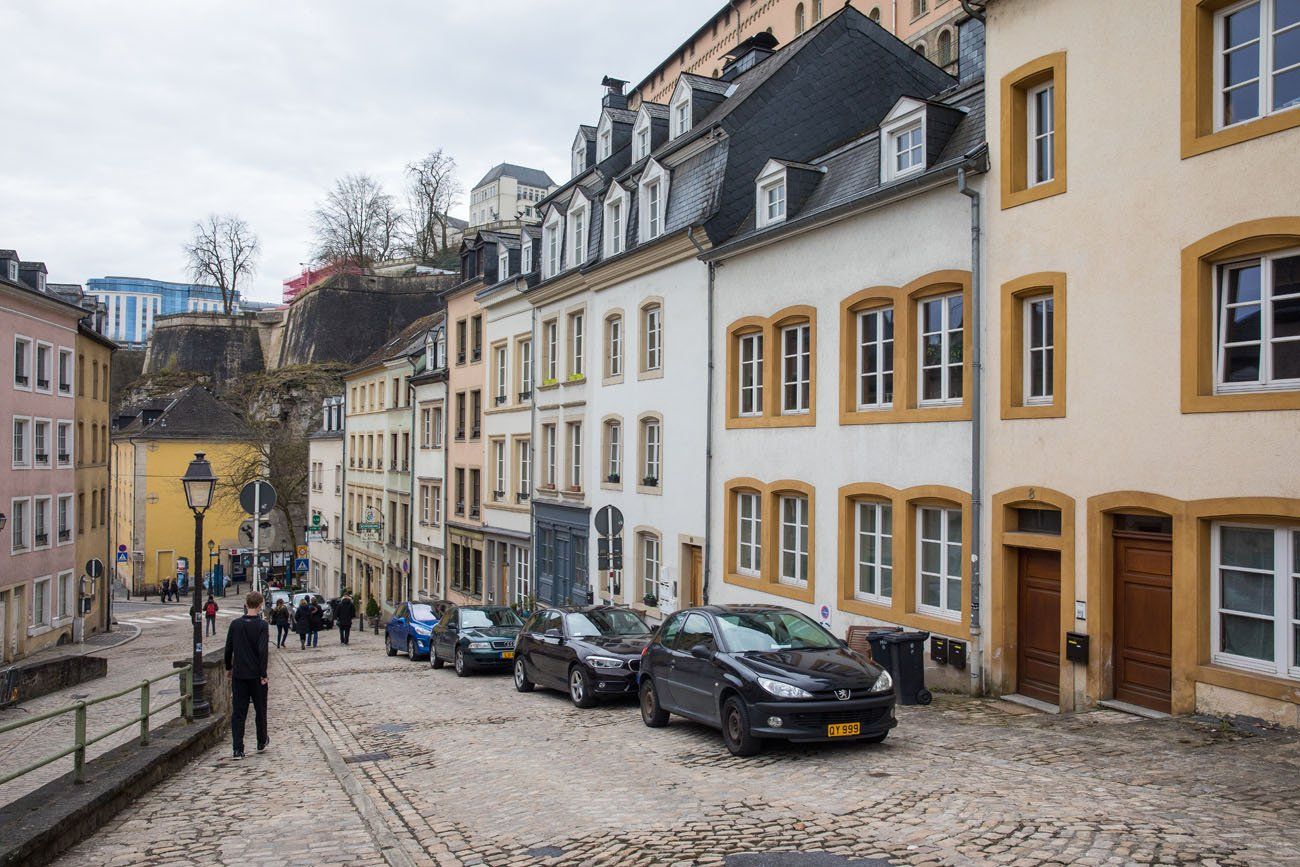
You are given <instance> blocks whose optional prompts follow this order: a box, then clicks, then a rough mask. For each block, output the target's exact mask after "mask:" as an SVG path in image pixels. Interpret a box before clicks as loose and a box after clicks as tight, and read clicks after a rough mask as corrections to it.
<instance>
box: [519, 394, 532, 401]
mask: <svg viewBox="0 0 1300 867" xmlns="http://www.w3.org/2000/svg"><path fill="white" fill-rule="evenodd" d="M532 399H533V393H532V392H531V391H521V392H519V402H520V403H524V402H525V401H529V400H532Z"/></svg>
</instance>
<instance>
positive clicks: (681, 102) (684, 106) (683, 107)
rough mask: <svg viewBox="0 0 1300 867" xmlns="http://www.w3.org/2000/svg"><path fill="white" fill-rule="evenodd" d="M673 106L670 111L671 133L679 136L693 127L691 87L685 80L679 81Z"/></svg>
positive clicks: (674, 136)
mask: <svg viewBox="0 0 1300 867" xmlns="http://www.w3.org/2000/svg"><path fill="white" fill-rule="evenodd" d="M670 105H671V108H670V109H669V113H668V126H669V127H670V129H669V135H670V136H671V137H672V138H677V137H678V136H679V135H681V134H682V133H684V132H687V131H689V130H690V128H691V89H690V87H688V86H687V85H686V83H685V82H684V81H682V82H679V83H678V85H677V90H676V91H675V92H674V93H673V99H672V102H671V104H670Z"/></svg>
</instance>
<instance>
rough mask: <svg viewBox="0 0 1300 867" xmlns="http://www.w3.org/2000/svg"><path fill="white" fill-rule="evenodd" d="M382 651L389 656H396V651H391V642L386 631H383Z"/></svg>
mask: <svg viewBox="0 0 1300 867" xmlns="http://www.w3.org/2000/svg"><path fill="white" fill-rule="evenodd" d="M384 650H385V651H387V652H388V655H389V656H396V655H397V651H396V650H394V649H393V641H392V638H391V637H390V636H389V635H388V630H384Z"/></svg>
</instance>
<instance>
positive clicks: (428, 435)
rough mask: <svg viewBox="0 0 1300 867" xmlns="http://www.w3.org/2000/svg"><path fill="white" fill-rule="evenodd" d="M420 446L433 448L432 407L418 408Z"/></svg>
mask: <svg viewBox="0 0 1300 867" xmlns="http://www.w3.org/2000/svg"><path fill="white" fill-rule="evenodd" d="M420 447H421V448H425V449H431V448H433V409H432V408H430V407H427V406H426V407H424V408H423V409H421V410H420Z"/></svg>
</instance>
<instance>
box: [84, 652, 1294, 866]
mask: <svg viewBox="0 0 1300 867" xmlns="http://www.w3.org/2000/svg"><path fill="white" fill-rule="evenodd" d="M271 707H272V733H271V736H272V745H271V747H270V749H269V750H268V751H267V753H266V754H264V755H260V756H250V758H249V759H248V760H246V761H243V762H235V761H233V760H232V759H230V757H229V746H228V745H222V746H221V747H217V748H213V749H212V750H210V751H209V752H208V753H207V754H206V755H205V756H204V757H203V758H202V759H201V760H199V761H196V762H195V763H193V764H191V765H190V767H189V768H188V769H187V770H186V771H185V772H184V773H182V774H180V775H178V776H176V777H174V778H172V779H171V780H169V781H168V782H166V783H165V784H163V785H161V786H159V787H158V788H157V789H155V790H154V791H152V792H150V793H148V794H147V795H145V796H144V797H143V798H142V799H141V800H140V801H139V802H137V803H136V804H135V805H133V806H132V807H131V808H129V809H128V810H127V811H125V812H124V813H122V814H121V815H120V816H119V817H118V819H117V820H115V821H114V822H113V823H111V825H110V826H109V827H107V828H105V829H104V830H102V831H101V832H100V833H99V834H97V835H96V836H95V837H93V838H91V839H90V840H87V841H86V842H84V843H83V844H81V845H80V846H78V847H76V848H75V849H73V850H71V851H70V852H68V853H67V854H66V856H65V857H64V858H63V859H62V860H61V861H60V862H59V863H60V864H63V865H69V867H71V865H84V864H107V865H127V864H147V865H171V864H177V865H179V864H229V865H248V864H256V865H262V864H265V865H272V864H288V865H295V864H312V865H327V864H381V863H385V862H386V863H388V864H394V865H408V864H458V863H460V864H491V865H496V864H533V863H538V864H557V865H558V864H566V865H567V864H574V865H577V864H609V865H615V864H617V865H635V864H644V865H651V864H676V863H682V864H692V863H702V864H707V863H713V864H723V863H732V864H736V865H740V864H754V863H759V862H756V861H753V860H749V859H748V857H746V858H741V857H739V856H740V855H742V854H744V853H761V852H768V853H771V852H785V853H795V852H802V853H812V852H822V853H831V854H836V855H839V856H843V858H844V860H841V859H835V863H841V864H848V863H857V862H858V861H859V860H862V861H863V863H867V860H866V859H883V860H884V861H887V862H888V863H893V864H985V863H993V864H997V863H1007V864H1067V863H1071V864H1107V863H1115V864H1119V863H1166V864H1168V863H1205V864H1222V865H1234V864H1284V863H1300V835H1298V834H1297V831H1296V809H1295V805H1294V803H1293V800H1294V790H1295V779H1296V774H1297V772H1298V771H1300V737H1298V736H1297V735H1295V734H1293V733H1282V732H1278V731H1273V730H1267V729H1251V728H1247V727H1235V726H1232V725H1228V724H1223V723H1220V722H1219V721H1215V720H1200V719H1181V720H1162V721H1152V720H1145V719H1141V718H1138V717H1130V716H1127V715H1123V714H1120V713H1117V712H1113V711H1097V712H1093V713H1087V714H1080V715H1075V716H1065V717H1052V716H1046V715H1039V714H1036V713H1032V712H1028V711H1026V710H1024V709H1022V708H1019V707H1017V706H1014V705H1010V704H1007V703H1004V702H999V701H991V700H978V701H973V700H969V699H959V698H955V697H948V696H939V697H938V698H937V699H936V702H935V704H934V705H932V706H931V707H929V708H906V709H903V710H902V711H901V714H900V715H901V723H900V725H899V727H898V728H897V729H896V730H895V731H894V732H893V734H891V736H890V738H889V739H888V740H887V741H886V742H885V743H884V744H883V745H881V746H876V747H873V746H865V745H854V744H841V745H831V746H812V747H806V746H775V747H772V748H769V750H768V751H767V752H766V753H764V754H762V755H760V756H758V757H756V758H752V759H738V758H733V757H731V756H730V755H729V754H728V753H727V752H726V750H725V749H724V747H723V746H722V743H721V740H720V738H719V737H718V735H717V733H715V732H713V731H711V730H708V729H705V728H703V727H700V726H696V725H693V724H689V723H683V722H681V721H679V720H676V719H674V721H673V724H672V725H670V726H669V727H668V728H666V729H662V730H650V729H646V728H645V727H644V726H643V725H642V724H641V721H640V719H639V716H638V712H637V708H636V706H635V704H633V703H631V702H628V703H625V704H618V705H612V706H606V707H601V708H598V709H595V710H591V711H580V710H577V709H575V708H574V707H573V706H572V705H571V704H570V703H569V701H568V699H567V697H565V696H561V695H560V694H558V693H550V692H545V691H538V692H537V693H534V694H531V695H521V694H518V693H516V692H515V691H514V690H513V688H512V686H511V683H510V679H509V677H508V676H505V675H499V676H498V675H479V676H476V677H473V678H469V679H465V680H461V679H458V678H457V677H456V676H455V674H453V673H452V672H451V671H450V670H449V669H444V670H442V671H432V670H430V668H429V667H428V664H427V663H425V662H423V661H421V662H418V663H412V662H409V661H408V660H407V659H406V658H405V657H404V656H398V657H396V658H388V657H386V656H385V655H384V654H383V652H382V650H381V649H380V641H379V639H377V638H375V637H374V636H372V635H370V634H357V633H354V641H353V644H352V646H351V647H348V648H344V647H340V646H339V645H338V644H337V638H336V634H326V635H325V636H324V637H323V639H322V643H321V647H320V649H319V650H315V651H311V650H309V651H305V652H304V651H301V650H298V649H297V648H295V647H293V646H292V645H291V648H290V649H289V650H287V651H280V652H276V653H275V659H274V663H273V668H272V687H271ZM732 856H736V857H732ZM794 857H795V856H793V855H783V856H780V857H779V858H778V859H777V860H772V861H766V862H762V863H792V864H793V863H800V862H798V861H795V860H790V859H792V858H794ZM808 863H812V862H808ZM822 863H827V862H822ZM877 863H878V862H877Z"/></svg>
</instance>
